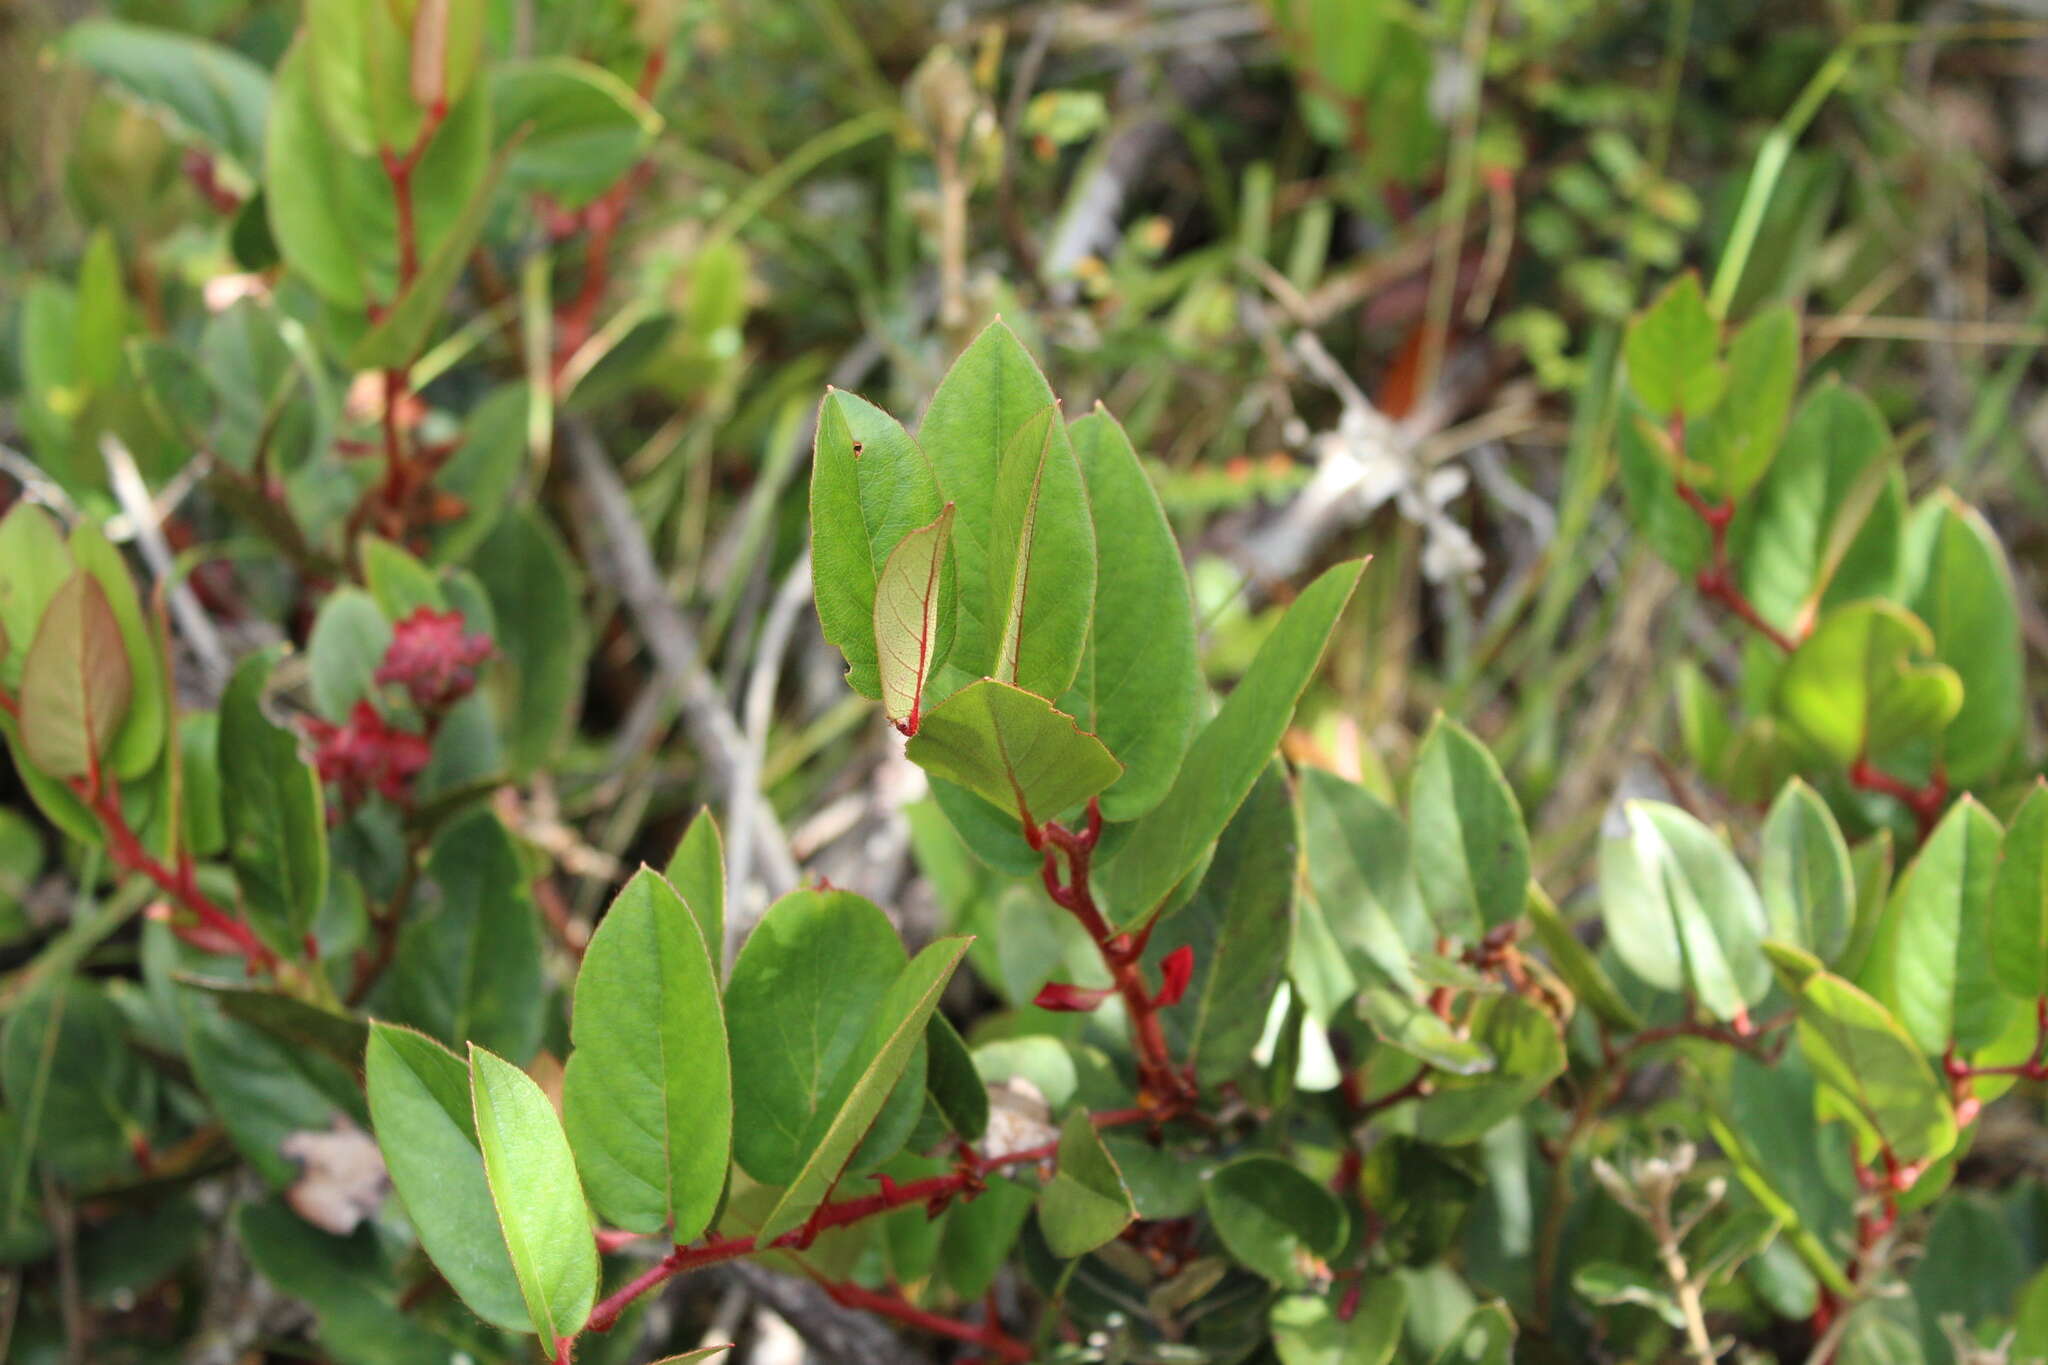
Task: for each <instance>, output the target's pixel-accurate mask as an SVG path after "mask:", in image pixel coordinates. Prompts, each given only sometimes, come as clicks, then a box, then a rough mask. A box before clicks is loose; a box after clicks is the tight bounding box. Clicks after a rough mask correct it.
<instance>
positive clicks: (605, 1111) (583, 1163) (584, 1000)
mask: <svg viewBox="0 0 2048 1365" xmlns="http://www.w3.org/2000/svg"><path fill="white" fill-rule="evenodd" d="M569 1036H570V1039H571V1041H572V1042H573V1044H574V1051H572V1052H571V1053H570V1054H569V1066H568V1071H567V1073H566V1074H565V1075H564V1076H563V1078H562V1119H563V1123H564V1125H565V1127H566V1128H567V1130H568V1133H569V1140H570V1145H571V1146H572V1147H573V1148H574V1149H575V1152H576V1165H577V1169H578V1170H579V1171H581V1172H582V1174H583V1183H584V1187H585V1188H586V1189H587V1190H588V1191H589V1193H590V1202H591V1203H592V1204H594V1205H596V1207H597V1211H598V1212H599V1213H600V1214H602V1215H603V1216H604V1218H605V1220H606V1221H607V1222H610V1223H613V1224H616V1225H617V1226H619V1227H622V1228H625V1229H627V1230H628V1231H631V1232H656V1231H659V1230H660V1229H661V1227H662V1226H663V1225H664V1224H667V1223H673V1224H674V1230H673V1232H672V1233H671V1236H672V1237H673V1238H674V1240H675V1242H676V1244H677V1245H681V1244H682V1243H685V1242H688V1241H692V1240H694V1239H695V1238H696V1236H697V1234H698V1233H700V1232H702V1231H703V1230H704V1229H705V1228H706V1227H707V1226H709V1224H710V1222H711V1216H712V1214H713V1213H714V1212H716V1210H717V1207H718V1200H719V1196H720V1195H722V1194H723V1193H724V1192H725V1178H726V1167H727V1165H728V1164H729V1163H730V1161H731V1157H732V1068H731V1062H730V1060H729V1058H728V1057H727V1054H726V1041H725V1012H724V1008H723V1006H722V1004H721V1003H720V1000H719V990H718V975H717V972H716V971H715V970H714V969H713V967H712V964H711V954H710V952H709V951H708V950H707V948H706V945H705V942H704V938H703V935H702V934H701V933H700V932H699V931H698V928H697V922H696V920H695V919H694V918H692V917H691V915H690V911H689V908H688V907H687V906H685V905H684V904H683V899H682V897H681V896H678V895H677V894H676V892H675V890H674V888H672V887H670V886H669V884H668V883H667V882H666V881H664V880H662V878H661V877H660V875H659V874H657V873H656V872H655V871H654V870H653V869H652V868H646V867H643V868H641V869H640V871H638V872H637V873H635V874H634V875H633V879H632V880H631V881H629V882H627V883H626V886H625V889H624V890H622V891H620V892H619V894H618V896H617V898H616V899H614V900H613V901H612V904H611V908H610V909H609V910H607V911H606V912H605V916H604V918H603V919H602V920H601V921H599V923H598V926H597V932H596V933H595V934H593V935H591V939H590V945H589V947H588V949H587V950H586V951H585V952H584V955H583V966H582V969H581V970H580V971H578V972H577V974H576V1006H575V1013H574V1017H573V1019H572V1020H571V1023H570V1032H569Z"/></svg>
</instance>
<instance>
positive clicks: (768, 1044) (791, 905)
mask: <svg viewBox="0 0 2048 1365" xmlns="http://www.w3.org/2000/svg"><path fill="white" fill-rule="evenodd" d="M903 966H904V953H903V942H902V940H901V939H900V938H898V937H897V935H896V931H895V929H894V928H893V927H891V925H890V923H889V918H888V916H886V915H884V914H883V913H882V912H881V911H880V910H879V909H877V908H876V907H875V906H874V905H873V904H872V903H870V902H869V901H867V900H864V899H863V898H861V897H859V896H855V895H852V894H850V893H848V892H844V891H796V892H792V893H791V894H789V895H787V896H784V897H783V898H782V899H781V900H779V901H777V902H775V904H774V905H772V906H770V907H769V909H768V913H767V914H766V915H765V916H764V917H763V918H762V920H761V923H760V924H759V925H757V926H755V929H754V932H753V933H752V934H751V935H749V936H748V938H747V942H746V945H745V946H744V947H742V948H741V949H740V952H739V957H738V958H737V959H736V960H735V961H734V963H733V967H732V979H731V980H730V981H729V982H728V983H727V985H726V993H725V1019H726V1029H727V1032H728V1034H729V1038H730V1043H731V1048H732V1059H733V1069H732V1087H733V1114H734V1129H733V1155H734V1157H735V1158H737V1159H738V1161H739V1164H740V1166H741V1168H742V1169H744V1170H745V1171H746V1172H747V1174H748V1175H750V1176H752V1177H753V1178H754V1179H756V1180H758V1181H760V1182H761V1183H762V1184H764V1185H787V1184H788V1183H789V1182H790V1181H792V1180H794V1179H795V1178H796V1175H797V1172H798V1171H800V1170H801V1169H803V1165H804V1162H805V1160H806V1159H807V1158H808V1157H809V1156H810V1155H811V1152H812V1150H813V1149H814V1148H815V1147H816V1146H817V1143H818V1142H819V1140H820V1136H821V1135H822V1133H823V1132H824V1129H825V1126H826V1125H827V1124H829V1123H830V1122H831V1120H832V1117H833V1115H834V1114H836V1113H837V1112H838V1110H839V1107H840V1105H841V1104H842V1103H843V1102H844V1100H845V1097H846V1094H847V1092H848V1090H849V1089H850V1088H851V1086H852V1078H851V1076H850V1075H849V1074H848V1073H850V1072H852V1071H853V1070H854V1069H855V1061H854V1058H855V1053H856V1051H857V1049H858V1048H859V1046H860V1042H861V1035H862V1032H863V1031H864V1030H865V1029H866V1028H867V1025H868V1022H869V1020H870V1019H872V1018H873V1017H874V1014H875V1010H876V1008H877V1007H878V1006H879V1005H880V1004H881V1003H882V998H883V996H884V995H885V994H886V993H887V992H888V989H889V983H890V982H892V981H894V980H895V979H896V977H897V975H898V974H899V973H900V972H901V971H902V970H903Z"/></svg>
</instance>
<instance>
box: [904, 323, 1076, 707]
mask: <svg viewBox="0 0 2048 1365" xmlns="http://www.w3.org/2000/svg"><path fill="white" fill-rule="evenodd" d="M1041 424H1042V425H1041ZM918 442H919V444H920V445H922V446H923V448H924V450H925V453H926V454H928V455H929V456H930V457H931V461H932V468H933V471H934V472H935V473H936V475H937V477H938V481H939V486H940V487H941V488H942V489H944V490H945V497H946V498H947V499H949V500H951V501H952V502H953V503H954V504H955V506H956V508H957V509H958V511H957V514H956V516H955V518H954V523H953V553H954V559H955V563H956V564H957V566H958V572H959V575H960V578H959V581H960V622H959V633H958V635H957V636H956V638H955V641H954V646H953V669H952V670H950V671H951V673H952V674H954V675H955V676H958V677H961V678H974V677H994V678H1001V679H1002V680H1004V681H1005V682H1014V683H1016V684H1017V685H1018V686H1019V687H1022V688H1024V689H1025V690H1027V691H1031V692H1036V693H1038V694H1040V695H1041V696H1044V697H1047V698H1053V697H1058V696H1059V695H1060V694H1061V693H1063V692H1064V691H1065V690H1066V688H1067V684H1068V683H1070V682H1072V681H1073V678H1074V673H1075V670H1076V669H1077V668H1078V667H1079V665H1080V659H1081V651H1082V647H1083V645H1084V643H1085V641H1086V639H1087V633H1088V618H1089V614H1090V612H1091V610H1092V608H1093V605H1094V595H1095V546H1094V540H1095V536H1094V530H1093V526H1092V524H1091V523H1090V521H1089V516H1088V498H1087V493H1086V491H1085V490H1084V488H1083V486H1082V482H1081V472H1080V468H1079V466H1078V465H1077V464H1076V463H1075V461H1074V454H1073V450H1072V448H1071V446H1070V445H1069V443H1068V440H1067V432H1066V425H1065V423H1063V422H1061V421H1060V420H1059V414H1058V409H1057V408H1056V407H1055V406H1054V402H1053V395H1052V389H1051V388H1050V387H1049V386H1048V385H1047V384H1046V382H1045V377H1044V376H1043V375H1042V374H1040V373H1039V370H1038V366H1037V364H1036V363H1035V362H1034V361H1033V360H1032V359H1031V356H1030V353H1029V352H1027V351H1026V350H1025V349H1024V346H1023V343H1022V342H1020V341H1018V340H1017V337H1016V334H1015V333H1013V332H1012V331H1011V330H1010V329H1009V328H1008V327H1006V326H1005V325H1003V322H1002V320H1001V319H997V320H996V321H994V322H991V323H990V324H989V325H988V326H987V327H986V328H985V329H983V331H982V333H981V335H980V336H978V337H976V338H975V339H974V341H973V343H972V344H971V345H969V346H968V347H967V349H966V350H965V351H962V352H961V353H960V357H959V359H957V360H955V361H954V362H953V366H952V368H951V369H949V370H948V371H947V372H946V377H945V379H943V380H942V381H941V382H940V384H939V387H938V391H937V392H936V393H934V394H933V395H932V401H931V406H930V408H928V409H927V410H926V412H925V417H924V423H923V425H922V426H920V427H919V428H918ZM932 515H933V513H930V512H928V513H926V514H925V515H924V516H923V517H921V518H919V523H920V524H921V523H922V522H923V521H927V520H929V519H930V517H931V516H932ZM1013 627H1014V629H1013Z"/></svg>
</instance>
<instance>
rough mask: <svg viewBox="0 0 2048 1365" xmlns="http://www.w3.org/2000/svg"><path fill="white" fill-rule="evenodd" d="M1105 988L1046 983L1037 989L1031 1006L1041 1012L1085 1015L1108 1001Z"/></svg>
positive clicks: (1057, 982)
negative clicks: (1050, 1011)
mask: <svg viewBox="0 0 2048 1365" xmlns="http://www.w3.org/2000/svg"><path fill="white" fill-rule="evenodd" d="M1109 996H1110V992H1109V989H1108V988H1107V987H1104V988H1102V989H1096V988H1095V987H1092V986H1070V985H1067V984H1065V983H1064V982H1059V981H1048V982H1046V983H1045V984H1044V985H1043V986H1041V987H1039V990H1038V995H1037V997H1036V998H1035V999H1033V1000H1032V1002H1031V1003H1032V1004H1034V1005H1036V1006H1038V1008H1040V1009H1042V1010H1052V1011H1054V1012H1055V1013H1058V1014H1087V1013H1088V1012H1089V1011H1091V1010H1093V1009H1094V1008H1095V1007H1096V1006H1097V1005H1100V1004H1101V1003H1102V1002H1103V1001H1105V1000H1107V999H1109Z"/></svg>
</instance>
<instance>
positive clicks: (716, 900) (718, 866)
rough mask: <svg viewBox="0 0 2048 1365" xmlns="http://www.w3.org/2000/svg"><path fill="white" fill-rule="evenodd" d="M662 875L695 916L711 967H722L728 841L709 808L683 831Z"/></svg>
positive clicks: (700, 812)
mask: <svg viewBox="0 0 2048 1365" xmlns="http://www.w3.org/2000/svg"><path fill="white" fill-rule="evenodd" d="M662 875H663V876H664V877H666V878H668V884H669V885H670V886H673V887H674V888H675V889H676V894H677V895H679V896H681V897H682V898H683V904H685V905H687V906H689V907H690V913H691V915H693V916H695V917H696V920H697V931H698V932H699V933H701V934H703V935H704V946H705V947H706V948H708V949H710V950H711V965H712V967H713V968H714V969H716V968H718V967H720V966H721V964H723V963H724V961H725V840H724V839H723V838H722V837H721V836H720V835H719V832H718V821H717V820H716V819H715V818H713V816H712V814H711V808H710V807H709V806H705V807H704V808H702V809H701V810H699V811H698V812H697V815H696V818H695V819H693V820H691V821H690V827H689V828H688V829H686V830H684V831H683V837H682V840H681V842H679V843H677V845H676V851H675V852H674V853H672V854H670V855H669V860H668V866H667V867H666V868H664V869H662Z"/></svg>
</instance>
